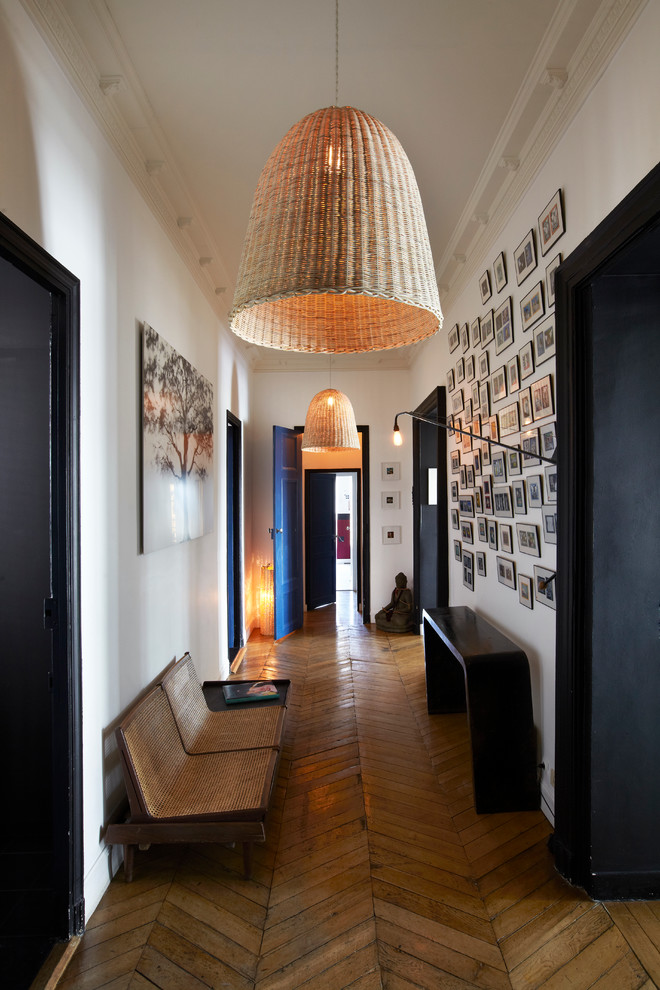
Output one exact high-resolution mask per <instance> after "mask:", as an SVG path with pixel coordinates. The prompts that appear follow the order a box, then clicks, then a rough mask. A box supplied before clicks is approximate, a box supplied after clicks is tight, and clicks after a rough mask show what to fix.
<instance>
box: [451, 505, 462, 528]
mask: <svg viewBox="0 0 660 990" xmlns="http://www.w3.org/2000/svg"><path fill="white" fill-rule="evenodd" d="M451 528H452V529H460V528H461V524H460V523H459V521H458V509H452V510H451Z"/></svg>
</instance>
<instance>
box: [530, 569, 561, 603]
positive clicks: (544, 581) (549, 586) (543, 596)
mask: <svg viewBox="0 0 660 990" xmlns="http://www.w3.org/2000/svg"><path fill="white" fill-rule="evenodd" d="M550 579H551V580H550ZM555 581H556V575H555V572H554V571H549V570H548V568H547V567H540V566H539V565H538V564H534V597H535V598H536V600H537V602H543V604H544V605H547V606H548V608H554V609H556V608H557V601H556V597H555V596H556V594H557V592H556V589H555Z"/></svg>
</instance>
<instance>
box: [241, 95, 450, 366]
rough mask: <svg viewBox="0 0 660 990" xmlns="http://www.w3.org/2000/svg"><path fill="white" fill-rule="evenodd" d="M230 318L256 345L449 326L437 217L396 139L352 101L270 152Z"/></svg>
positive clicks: (383, 340)
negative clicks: (436, 258) (440, 283)
mask: <svg viewBox="0 0 660 990" xmlns="http://www.w3.org/2000/svg"><path fill="white" fill-rule="evenodd" d="M230 321H231V328H232V330H233V331H234V333H236V334H237V335H238V336H239V337H242V338H243V339H244V340H247V341H249V342H250V343H253V344H261V345H262V346H264V347H275V348H279V349H281V350H290V351H312V352H325V353H341V352H344V353H348V352H353V351H370V350H382V349H385V348H391V347H402V346H404V345H406V344H413V343H415V342H416V341H420V340H424V339H425V338H426V337H429V336H431V335H432V334H434V333H435V332H436V331H437V330H438V329H439V328H440V327H441V326H442V312H441V309H440V300H439V298H438V287H437V283H436V279H435V272H434V269H433V259H432V257H431V248H430V245H429V239H428V233H427V229H426V221H425V218H424V212H423V210H422V203H421V199H420V195H419V190H418V188H417V182H416V180H415V176H414V174H413V170H412V167H411V165H410V162H409V161H408V158H407V157H406V154H405V152H404V150H403V148H402V147H401V144H400V143H399V141H398V140H397V138H396V137H395V136H394V135H393V134H392V132H391V131H390V130H388V128H387V127H385V126H384V125H383V124H381V123H380V122H379V121H378V120H376V119H375V118H374V117H371V116H369V114H367V113H363V112H362V111H361V110H355V109H354V108H353V107H336V106H333V107H327V108H326V109H324V110H317V111H316V112H315V113H312V114H309V115H308V116H307V117H305V118H303V120H301V121H300V122H299V123H297V124H295V125H294V126H293V127H292V128H291V129H290V130H289V131H288V133H287V134H286V135H285V136H284V138H283V139H282V140H281V141H280V143H279V144H278V145H277V147H276V148H275V150H274V151H273V153H272V154H271V156H270V158H269V159H268V161H267V162H266V165H265V167H264V170H263V172H262V173H261V177H260V179H259V183H258V185H257V189H256V192H255V194H254V201H253V204H252V212H251V214H250V220H249V223H248V230H247V234H246V237H245V243H244V245H243V256H242V260H241V265H240V269H239V274H238V281H237V287H236V292H235V295H234V305H233V309H232V312H231V314H230Z"/></svg>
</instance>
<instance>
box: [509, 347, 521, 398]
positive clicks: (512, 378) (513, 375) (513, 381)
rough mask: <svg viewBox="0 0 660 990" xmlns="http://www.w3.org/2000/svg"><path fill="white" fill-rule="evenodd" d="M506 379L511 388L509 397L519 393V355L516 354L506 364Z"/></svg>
mask: <svg viewBox="0 0 660 990" xmlns="http://www.w3.org/2000/svg"><path fill="white" fill-rule="evenodd" d="M506 377H507V383H508V386H509V395H511V393H512V392H517V391H518V389H519V388H520V373H519V371H518V355H517V354H514V355H513V357H512V358H509V360H508V361H507V363H506Z"/></svg>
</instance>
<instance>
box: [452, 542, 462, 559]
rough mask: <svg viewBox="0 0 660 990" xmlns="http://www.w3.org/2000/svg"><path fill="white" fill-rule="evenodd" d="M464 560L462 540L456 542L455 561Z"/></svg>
mask: <svg viewBox="0 0 660 990" xmlns="http://www.w3.org/2000/svg"><path fill="white" fill-rule="evenodd" d="M462 559H463V547H462V546H461V541H460V540H454V560H462Z"/></svg>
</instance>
